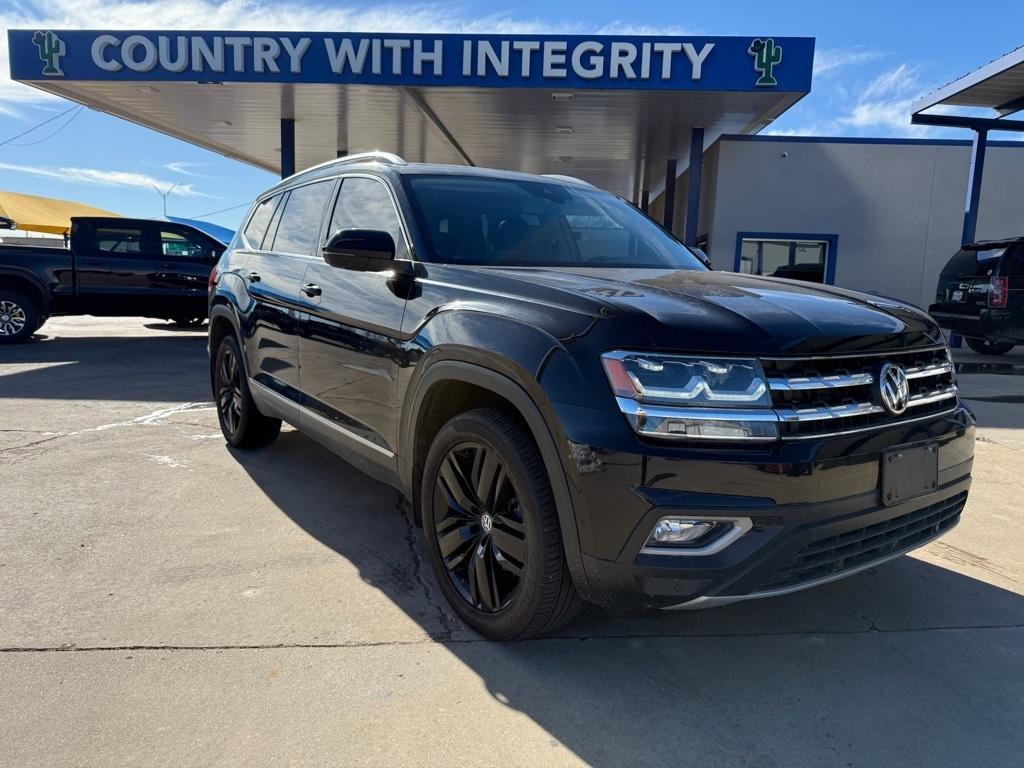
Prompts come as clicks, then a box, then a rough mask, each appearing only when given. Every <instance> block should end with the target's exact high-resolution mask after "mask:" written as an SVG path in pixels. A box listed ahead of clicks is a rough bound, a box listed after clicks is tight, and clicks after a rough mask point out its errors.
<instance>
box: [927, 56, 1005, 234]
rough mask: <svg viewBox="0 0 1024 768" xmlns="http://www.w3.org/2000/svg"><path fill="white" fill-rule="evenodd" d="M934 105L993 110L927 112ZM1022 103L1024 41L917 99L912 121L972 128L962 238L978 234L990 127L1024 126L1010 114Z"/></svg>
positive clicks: (1002, 128)
mask: <svg viewBox="0 0 1024 768" xmlns="http://www.w3.org/2000/svg"><path fill="white" fill-rule="evenodd" d="M933 107H974V108H981V109H990V110H993V113H992V115H991V116H988V117H986V116H981V117H979V116H977V115H958V114H955V112H951V111H950V110H944V111H942V112H940V113H935V112H929V111H928V110H930V109H932V108H933ZM1022 109H1024V47H1020V48H1017V49H1016V50H1014V51H1010V53H1008V54H1006V55H1005V56H1000V57H999V58H998V59H995V60H994V61H991V62H989V63H988V64H986V65H985V66H983V67H980V68H979V69H976V70H975V71H973V72H971V73H970V74H967V75H964V76H963V77H961V78H959V79H957V80H954V81H953V82H951V83H949V84H948V85H944V86H943V87H942V88H939V89H938V90H936V91H933V92H932V93H930V94H928V95H927V96H925V97H923V98H922V99H920V100H918V102H917V103H916V104H914V107H913V113H912V114H911V116H910V122H911V123H914V124H915V125H931V126H936V127H943V128H966V129H969V130H971V131H974V141H973V142H972V146H971V166H970V170H969V175H968V179H967V198H966V200H965V202H964V226H963V231H962V233H961V236H960V242H961V243H965V244H966V243H971V242H973V241H974V239H975V234H976V230H977V226H978V207H979V205H980V204H981V184H982V180H983V178H984V174H985V153H986V148H987V146H988V134H989V132H990V131H1015V132H1024V120H1009V119H1007V118H1006V116H1007V115H1012V114H1013V113H1015V112H1019V111H1020V110H1022Z"/></svg>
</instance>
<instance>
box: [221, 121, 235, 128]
mask: <svg viewBox="0 0 1024 768" xmlns="http://www.w3.org/2000/svg"><path fill="white" fill-rule="evenodd" d="M220 124H221V125H226V126H227V127H228V128H230V127H231V126H232V125H234V123H232V122H231V121H230V120H221V121H220Z"/></svg>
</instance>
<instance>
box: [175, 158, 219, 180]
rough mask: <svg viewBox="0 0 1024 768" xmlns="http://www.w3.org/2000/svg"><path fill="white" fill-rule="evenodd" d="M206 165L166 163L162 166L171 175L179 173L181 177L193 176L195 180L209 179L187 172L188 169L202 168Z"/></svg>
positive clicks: (203, 175)
mask: <svg viewBox="0 0 1024 768" xmlns="http://www.w3.org/2000/svg"><path fill="white" fill-rule="evenodd" d="M205 165H206V163H183V162H176V163H167V164H165V165H164V168H166V169H167V170H168V171H171V172H172V173H180V174H181V175H182V176H194V177H195V178H197V179H209V178H210V177H209V176H207V175H206V174H205V173H196V172H195V171H192V170H189V169H190V168H202V167H203V166H205Z"/></svg>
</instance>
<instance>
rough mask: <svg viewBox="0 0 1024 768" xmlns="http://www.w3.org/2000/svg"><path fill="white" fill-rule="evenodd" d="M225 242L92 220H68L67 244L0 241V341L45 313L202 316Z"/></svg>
mask: <svg viewBox="0 0 1024 768" xmlns="http://www.w3.org/2000/svg"><path fill="white" fill-rule="evenodd" d="M224 247H225V244H224V243H221V242H219V241H217V240H215V239H213V238H212V237H210V236H209V235H207V234H205V233H204V232H200V231H199V230H198V229H195V228H193V227H190V226H188V225H185V224H173V223H170V222H163V221H152V220H149V219H122V218H96V217H82V218H74V219H72V220H71V240H70V247H69V248H62V247H57V248H47V247H38V246H24V245H0V344H4V343H8V344H9V343H15V342H19V341H24V340H25V339H27V338H28V337H30V336H31V335H32V334H33V333H35V331H37V330H38V329H39V327H40V326H41V325H42V324H43V323H44V322H46V319H47V318H48V317H50V316H51V315H107V316H110V315H114V316H139V317H155V318H161V319H166V320H173V321H175V322H178V323H182V324H190V323H195V322H199V321H202V319H203V318H205V317H206V289H207V282H208V280H209V276H210V270H211V269H212V268H213V265H214V264H216V263H217V259H218V258H220V255H221V253H222V252H223V251H224Z"/></svg>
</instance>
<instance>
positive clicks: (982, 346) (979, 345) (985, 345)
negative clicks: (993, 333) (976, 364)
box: [964, 339, 1017, 355]
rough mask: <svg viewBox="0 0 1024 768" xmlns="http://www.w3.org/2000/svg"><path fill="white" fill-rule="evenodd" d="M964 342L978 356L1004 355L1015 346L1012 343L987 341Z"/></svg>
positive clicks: (967, 340) (970, 340)
mask: <svg viewBox="0 0 1024 768" xmlns="http://www.w3.org/2000/svg"><path fill="white" fill-rule="evenodd" d="M964 341H966V342H967V346H968V347H970V348H971V349H973V350H974V351H975V352H977V353H978V354H979V355H1005V354H1006V353H1007V352H1009V351H1010V350H1011V349H1013V348H1014V347H1015V346H1017V345H1016V344H1014V343H1013V342H1012V341H989V340H988V339H964Z"/></svg>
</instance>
